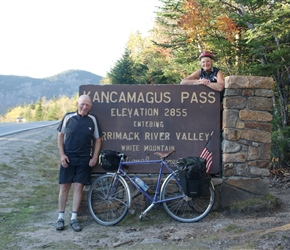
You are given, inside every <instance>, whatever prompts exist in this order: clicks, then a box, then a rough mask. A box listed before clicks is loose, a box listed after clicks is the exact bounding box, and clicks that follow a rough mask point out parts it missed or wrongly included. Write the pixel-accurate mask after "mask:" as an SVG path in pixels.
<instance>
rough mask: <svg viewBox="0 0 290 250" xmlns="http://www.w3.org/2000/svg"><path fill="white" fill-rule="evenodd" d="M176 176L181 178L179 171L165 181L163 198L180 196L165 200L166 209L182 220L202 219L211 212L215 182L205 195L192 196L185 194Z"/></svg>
mask: <svg viewBox="0 0 290 250" xmlns="http://www.w3.org/2000/svg"><path fill="white" fill-rule="evenodd" d="M175 176H176V178H177V179H178V180H179V175H178V171H176V172H174V173H173V174H171V175H169V176H168V177H167V178H166V180H165V181H164V183H163V185H162V188H161V199H162V200H163V199H171V198H174V197H180V198H176V199H172V200H170V201H165V202H163V207H164V209H165V210H166V212H167V213H168V214H169V215H170V216H171V217H172V218H174V219H175V220H178V221H180V222H197V221H199V220H201V219H202V218H204V217H205V216H206V215H207V214H208V213H209V212H210V210H211V208H212V206H213V204H214V188H213V184H212V183H211V185H210V187H209V190H208V192H207V193H206V194H205V195H202V196H200V197H197V198H190V197H188V196H186V195H185V194H184V192H183V190H182V188H181V187H180V185H178V183H177V181H176V179H175Z"/></svg>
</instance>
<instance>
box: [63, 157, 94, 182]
mask: <svg viewBox="0 0 290 250" xmlns="http://www.w3.org/2000/svg"><path fill="white" fill-rule="evenodd" d="M90 159H91V158H90V157H81V158H73V157H69V164H68V167H67V168H64V167H63V166H62V165H60V171H59V184H64V183H74V182H77V183H81V184H84V185H89V184H90V180H91V167H90V166H89V162H90Z"/></svg>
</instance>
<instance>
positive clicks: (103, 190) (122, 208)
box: [88, 174, 131, 226]
mask: <svg viewBox="0 0 290 250" xmlns="http://www.w3.org/2000/svg"><path fill="white" fill-rule="evenodd" d="M130 199H131V198H130V190H129V187H128V185H127V183H126V181H125V180H124V178H122V177H120V176H118V175H116V174H104V175H101V176H100V177H98V178H97V179H96V180H95V181H94V182H93V183H92V185H91V187H90V190H89V193H88V207H89V211H90V213H91V215H92V217H93V218H94V220H95V221H96V222H98V223H99V224H101V225H103V226H112V225H115V224H117V223H119V222H120V221H121V220H123V219H124V217H125V216H126V214H127V212H128V209H129V206H130Z"/></svg>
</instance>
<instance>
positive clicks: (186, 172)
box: [176, 156, 211, 198]
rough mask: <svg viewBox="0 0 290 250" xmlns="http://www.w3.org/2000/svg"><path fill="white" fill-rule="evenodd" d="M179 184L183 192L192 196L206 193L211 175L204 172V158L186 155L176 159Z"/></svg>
mask: <svg viewBox="0 0 290 250" xmlns="http://www.w3.org/2000/svg"><path fill="white" fill-rule="evenodd" d="M176 166H177V169H178V173H179V177H180V184H181V186H182V188H183V190H184V193H185V194H186V195H187V196H189V197H192V198H196V197H199V196H202V195H205V194H207V192H208V191H209V186H210V182H211V177H210V175H209V174H207V173H206V160H205V159H203V158H200V157H190V156H189V157H186V158H181V159H179V160H177V162H176Z"/></svg>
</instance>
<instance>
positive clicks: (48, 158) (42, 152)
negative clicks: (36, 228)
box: [0, 138, 60, 249]
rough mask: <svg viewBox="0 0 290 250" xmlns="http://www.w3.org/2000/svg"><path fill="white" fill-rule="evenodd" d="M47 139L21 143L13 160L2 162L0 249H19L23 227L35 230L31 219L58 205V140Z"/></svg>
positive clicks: (0, 168)
mask: <svg viewBox="0 0 290 250" xmlns="http://www.w3.org/2000/svg"><path fill="white" fill-rule="evenodd" d="M46 140H47V141H46V142H45V143H43V142H40V144H39V143H36V144H34V145H32V144H31V143H30V144H28V145H27V148H24V147H20V148H19V149H18V150H16V153H15V154H13V157H11V158H12V159H13V160H11V164H5V163H0V171H1V182H0V183H1V184H0V187H1V190H2V194H1V195H0V197H1V204H0V235H1V237H0V238H1V241H0V249H5V248H6V249H12V248H13V249H17V247H16V246H19V245H21V241H22V240H24V239H23V237H22V236H20V235H21V234H20V233H21V232H23V228H25V230H26V231H27V230H33V229H29V227H28V225H29V223H31V222H34V221H36V220H37V218H39V217H43V216H45V214H46V213H47V211H51V210H52V207H56V204H57V192H58V186H57V176H58V164H59V163H58V162H59V156H58V151H57V147H56V141H55V140H54V139H51V138H46ZM27 151H28V152H27ZM31 152H32V153H31ZM57 248H58V247H56V248H55V249H57ZM59 249H60V248H59Z"/></svg>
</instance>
